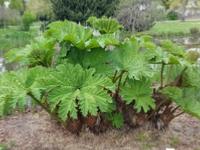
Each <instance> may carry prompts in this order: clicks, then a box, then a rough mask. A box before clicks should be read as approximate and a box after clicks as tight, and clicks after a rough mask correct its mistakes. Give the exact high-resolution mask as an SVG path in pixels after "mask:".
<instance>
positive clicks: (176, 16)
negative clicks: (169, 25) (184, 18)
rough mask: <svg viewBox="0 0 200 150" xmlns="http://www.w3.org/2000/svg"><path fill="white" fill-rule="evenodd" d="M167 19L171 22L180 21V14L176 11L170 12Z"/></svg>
mask: <svg viewBox="0 0 200 150" xmlns="http://www.w3.org/2000/svg"><path fill="white" fill-rule="evenodd" d="M167 18H168V19H169V20H178V19H179V14H178V13H177V12H175V11H170V12H169V13H168V14H167Z"/></svg>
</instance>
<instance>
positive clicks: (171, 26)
mask: <svg viewBox="0 0 200 150" xmlns="http://www.w3.org/2000/svg"><path fill="white" fill-rule="evenodd" d="M192 28H198V29H199V30H200V21H185V22H182V21H179V20H178V21H162V22H157V23H156V24H155V25H154V26H153V27H152V28H151V29H150V30H149V31H147V32H145V33H147V34H150V35H162V34H167V35H170V34H172V35H183V34H190V29H192Z"/></svg>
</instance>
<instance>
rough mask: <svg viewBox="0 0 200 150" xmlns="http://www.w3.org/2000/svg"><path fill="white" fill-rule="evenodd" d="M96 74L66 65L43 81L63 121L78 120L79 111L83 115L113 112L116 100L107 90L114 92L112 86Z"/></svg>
mask: <svg viewBox="0 0 200 150" xmlns="http://www.w3.org/2000/svg"><path fill="white" fill-rule="evenodd" d="M94 72H95V71H94V70H93V69H88V70H84V69H83V68H82V67H81V66H80V65H75V66H74V65H71V64H62V65H59V66H57V68H56V69H55V70H53V71H52V72H51V73H50V74H49V76H48V77H46V78H44V79H42V80H41V81H40V83H42V85H41V88H43V90H46V91H47V92H48V101H49V104H50V107H51V110H52V111H56V109H57V108H58V115H59V117H60V118H61V119H62V120H64V121H65V120H66V119H67V118H68V117H71V118H74V119H75V118H77V116H78V111H79V110H80V112H81V113H82V115H83V116H87V115H94V116H96V115H97V113H98V111H99V110H100V111H101V112H109V111H110V110H109V109H110V105H111V104H112V99H111V97H110V96H109V94H108V93H107V91H106V90H105V88H108V89H112V83H111V81H110V80H109V79H108V78H106V77H102V76H98V75H95V74H94Z"/></svg>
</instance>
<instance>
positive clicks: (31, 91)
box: [0, 18, 200, 133]
mask: <svg viewBox="0 0 200 150" xmlns="http://www.w3.org/2000/svg"><path fill="white" fill-rule="evenodd" d="M93 19H94V18H93ZM90 21H91V19H90ZM94 21H95V22H98V24H96V23H91V26H92V27H84V26H81V25H78V24H76V23H74V22H70V21H63V22H62V21H58V22H54V23H52V24H50V25H49V29H48V30H47V31H46V32H45V33H44V35H43V37H42V38H39V40H35V41H33V42H32V44H30V45H28V46H27V47H26V48H25V49H20V50H18V51H16V50H13V51H10V52H9V53H8V54H7V59H8V60H10V61H18V62H19V64H21V67H22V68H21V69H20V70H18V71H13V72H6V73H3V74H2V75H1V78H0V115H1V116H5V115H6V114H10V113H11V112H12V111H13V110H15V109H20V110H23V109H24V108H25V106H26V105H27V99H31V100H32V101H33V102H34V103H36V104H39V105H40V106H41V107H42V108H44V109H45V110H46V111H47V112H48V113H49V114H50V115H51V116H53V117H54V118H55V119H57V120H58V121H59V122H61V123H62V124H63V125H66V126H67V127H68V128H70V131H72V132H76V133H78V132H79V131H80V130H81V128H82V125H83V124H86V125H87V126H88V127H89V128H90V129H91V130H92V131H94V132H97V131H98V132H99V131H103V129H104V128H105V127H106V128H107V127H108V126H109V125H113V126H114V127H117V128H120V127H122V126H123V124H128V125H129V126H131V127H136V126H141V125H143V124H145V123H146V122H152V123H153V124H154V125H155V127H157V128H159V124H160V122H162V123H161V124H162V125H163V126H162V127H166V126H167V125H168V124H169V122H170V121H171V120H172V119H174V118H175V117H177V116H179V115H181V114H182V113H183V112H187V113H189V114H192V115H194V116H196V117H198V118H200V111H199V110H200V100H199V98H200V94H199V89H200V78H199V75H200V70H199V69H200V68H199V65H198V64H197V59H198V57H199V54H198V53H197V52H194V51H189V52H186V51H185V50H184V49H183V48H182V47H180V46H177V45H175V44H174V43H172V42H170V41H163V42H161V43H159V44H158V45H157V44H155V43H154V42H153V40H152V38H151V37H149V36H142V37H135V36H133V37H131V38H126V39H121V38H119V37H120V36H119V35H120V31H119V28H118V27H120V25H116V22H115V21H113V20H109V19H108V20H106V18H103V20H102V19H100V20H98V19H94ZM101 21H102V23H103V24H104V25H105V24H108V25H109V26H102V25H100V23H99V22H101ZM93 27H95V29H94V28H93ZM106 27H107V28H106ZM110 27H115V28H112V30H111V29H110ZM37 39H38V38H37ZM174 103H175V104H174ZM177 110H178V111H177Z"/></svg>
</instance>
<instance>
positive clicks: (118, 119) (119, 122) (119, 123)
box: [107, 113, 124, 129]
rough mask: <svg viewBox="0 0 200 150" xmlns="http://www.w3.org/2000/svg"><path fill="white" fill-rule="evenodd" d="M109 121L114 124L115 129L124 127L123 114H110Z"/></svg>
mask: <svg viewBox="0 0 200 150" xmlns="http://www.w3.org/2000/svg"><path fill="white" fill-rule="evenodd" d="M107 119H108V120H109V121H111V122H112V125H113V127H115V128H118V129H120V128H122V127H123V125H124V117H123V115H122V114H121V113H113V114H111V113H109V114H108V115H107Z"/></svg>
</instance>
